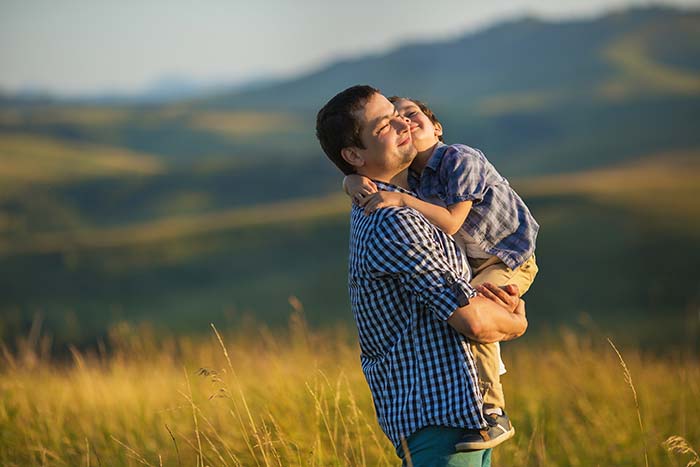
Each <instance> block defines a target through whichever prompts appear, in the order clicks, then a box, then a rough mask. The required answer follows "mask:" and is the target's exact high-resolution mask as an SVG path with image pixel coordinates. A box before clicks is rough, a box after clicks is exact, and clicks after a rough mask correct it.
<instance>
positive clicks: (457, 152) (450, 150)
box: [445, 143, 486, 158]
mask: <svg viewBox="0 0 700 467" xmlns="http://www.w3.org/2000/svg"><path fill="white" fill-rule="evenodd" d="M446 146H447V147H446V148H445V156H447V155H450V156H453V157H466V156H471V157H477V158H486V156H484V153H483V152H481V151H480V150H479V149H476V148H473V147H471V146H468V145H466V144H460V143H456V144H448V145H446Z"/></svg>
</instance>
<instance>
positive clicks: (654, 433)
mask: <svg viewBox="0 0 700 467" xmlns="http://www.w3.org/2000/svg"><path fill="white" fill-rule="evenodd" d="M292 304H293V305H294V303H292ZM21 344H22V345H21V346H20V347H19V348H20V350H17V351H12V352H11V351H9V350H8V349H7V348H6V347H3V357H2V368H1V370H0V394H1V397H0V465H3V466H28V465H68V466H120V465H129V466H143V465H147V466H149V465H150V466H159V465H171V466H202V467H203V466H297V465H298V466H341V465H342V466H344V465H351V466H354V465H359V466H380V465H397V464H398V462H397V458H396V456H395V454H394V452H393V448H392V446H391V445H390V443H389V442H388V441H387V440H386V438H385V437H384V435H383V434H382V433H381V430H380V429H379V427H378V426H377V423H376V419H375V416H374V411H373V408H372V402H371V398H370V394H369V391H368V389H367V385H366V383H365V381H364V378H363V376H362V373H361V370H360V366H359V361H358V348H357V345H356V342H355V339H354V333H353V331H352V330H344V329H336V330H326V331H315V332H309V330H308V329H307V327H306V325H305V323H304V321H303V319H301V306H300V305H299V304H298V306H297V311H296V312H295V316H294V319H292V321H291V323H290V328H289V331H288V332H286V333H272V332H270V331H269V330H267V329H266V328H265V327H262V326H256V325H254V324H252V323H251V324H249V325H247V326H245V327H244V328H243V329H239V330H237V331H229V332H226V333H219V332H218V331H217V330H215V329H212V332H211V336H210V337H209V338H198V339H195V338H188V337H179V338H173V337H170V338H163V337H158V336H156V335H154V334H153V333H152V332H149V331H148V329H140V330H137V329H133V328H130V327H128V326H126V325H123V326H121V327H118V328H115V329H114V330H113V332H112V334H111V336H110V339H109V342H107V343H106V344H105V345H104V346H99V347H98V349H97V350H95V351H91V352H79V351H78V350H76V349H72V353H71V354H70V356H69V358H67V359H57V358H55V357H54V358H52V357H51V354H50V352H48V351H47V348H48V344H47V343H46V341H44V345H43V346H42V344H41V339H40V338H39V339H37V337H36V335H34V336H33V337H32V341H31V342H30V341H27V340H24V341H23V342H21ZM504 347H505V348H504V355H505V359H506V362H507V364H508V368H509V372H508V374H507V375H506V376H505V377H504V384H505V387H506V397H507V399H508V409H509V413H510V415H511V418H512V420H513V422H514V425H515V427H516V430H517V433H516V437H515V439H514V440H511V441H508V442H507V443H505V444H503V445H502V446H500V447H498V448H497V449H496V450H495V452H494V465H497V466H499V465H500V466H515V465H518V466H529V465H531V466H552V465H555V466H556V465H572V466H577V465H579V466H595V465H601V466H610V465H615V466H625V465H629V466H638V465H644V462H645V456H646V457H647V458H648V462H649V465H655V466H658V465H679V466H680V465H686V464H688V465H692V462H694V461H695V462H697V454H696V452H697V448H698V446H700V425H699V424H698V423H697V421H698V420H700V363H699V362H698V359H697V355H681V354H680V353H678V354H675V355H674V354H671V355H666V356H663V357H660V356H654V355H650V354H645V353H643V352H641V351H640V350H639V349H635V348H624V347H622V348H618V349H617V350H618V351H619V357H618V354H617V353H616V352H615V351H613V349H612V348H611V347H610V345H609V344H608V342H606V340H605V339H604V338H603V337H597V336H584V337H581V336H577V335H575V334H572V333H568V332H563V333H562V334H561V336H560V337H559V338H558V339H556V340H554V341H553V342H548V343H546V344H540V345H536V344H534V343H532V341H531V343H529V344H518V343H512V344H507V345H505V346H504ZM42 348H43V351H42ZM621 359H623V360H622V361H623V362H624V369H623V368H622V366H621ZM632 376H633V377H634V383H633V385H632V384H631V381H632V380H631V377H632ZM628 377H629V380H628V381H627V380H626V378H628ZM630 386H632V387H633V388H634V391H635V395H636V396H635V397H636V399H635V397H633V394H632V391H631V390H630V389H631V388H630ZM635 404H637V405H635ZM642 421H643V427H644V430H640V424H641V423H642ZM667 439H668V442H667V443H666V445H664V444H663V443H664V441H666V440H667ZM693 456H695V457H693Z"/></svg>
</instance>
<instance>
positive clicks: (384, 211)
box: [351, 206, 432, 236]
mask: <svg viewBox="0 0 700 467" xmlns="http://www.w3.org/2000/svg"><path fill="white" fill-rule="evenodd" d="M351 225H352V228H353V229H362V230H365V231H366V233H367V235H369V236H377V235H379V236H387V235H389V236H392V235H391V234H396V233H400V232H406V231H408V230H416V229H421V228H425V227H426V226H432V224H430V222H429V221H428V220H427V219H426V218H425V217H424V216H423V215H422V214H421V213H420V212H418V211H416V210H415V209H413V208H409V207H398V206H389V207H385V208H380V209H377V210H376V211H374V212H373V213H372V214H370V215H368V216H367V215H365V214H364V211H363V210H362V209H361V208H358V207H357V206H354V207H353V212H352V219H351Z"/></svg>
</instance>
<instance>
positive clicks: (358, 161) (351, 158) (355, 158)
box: [340, 146, 365, 167]
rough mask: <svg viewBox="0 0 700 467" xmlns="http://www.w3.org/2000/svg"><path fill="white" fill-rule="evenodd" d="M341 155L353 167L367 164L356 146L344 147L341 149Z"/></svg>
mask: <svg viewBox="0 0 700 467" xmlns="http://www.w3.org/2000/svg"><path fill="white" fill-rule="evenodd" d="M340 155H341V156H342V157H343V159H344V160H345V162H347V163H348V164H350V165H351V166H353V167H362V166H364V165H365V159H364V158H363V157H362V155H361V154H360V152H359V151H358V149H357V148H356V147H354V146H351V147H349V148H343V149H341V150H340Z"/></svg>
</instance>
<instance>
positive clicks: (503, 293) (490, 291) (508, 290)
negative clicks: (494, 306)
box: [474, 282, 522, 313]
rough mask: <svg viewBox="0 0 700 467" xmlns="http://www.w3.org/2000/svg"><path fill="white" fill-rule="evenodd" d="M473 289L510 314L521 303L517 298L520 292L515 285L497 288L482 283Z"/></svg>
mask: <svg viewBox="0 0 700 467" xmlns="http://www.w3.org/2000/svg"><path fill="white" fill-rule="evenodd" d="M474 288H475V289H476V291H477V292H479V293H480V294H481V295H483V296H484V297H486V298H488V299H489V300H492V301H494V302H496V303H498V304H499V305H502V306H503V307H505V308H506V309H508V310H510V311H511V313H514V312H516V310H517V308H518V305H519V304H520V302H521V301H522V300H520V297H519V296H518V295H519V292H520V291H519V290H518V286H517V285H515V284H508V285H505V286H503V287H498V286H496V285H494V284H492V283H490V282H484V283H483V284H481V285H477V286H476V287H474Z"/></svg>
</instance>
